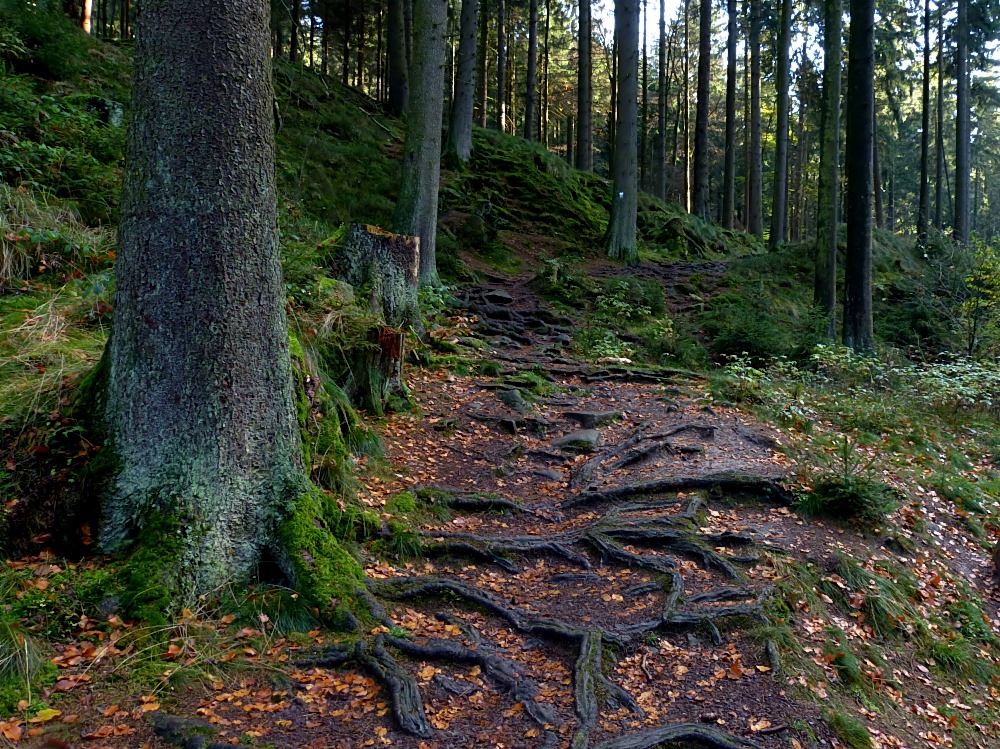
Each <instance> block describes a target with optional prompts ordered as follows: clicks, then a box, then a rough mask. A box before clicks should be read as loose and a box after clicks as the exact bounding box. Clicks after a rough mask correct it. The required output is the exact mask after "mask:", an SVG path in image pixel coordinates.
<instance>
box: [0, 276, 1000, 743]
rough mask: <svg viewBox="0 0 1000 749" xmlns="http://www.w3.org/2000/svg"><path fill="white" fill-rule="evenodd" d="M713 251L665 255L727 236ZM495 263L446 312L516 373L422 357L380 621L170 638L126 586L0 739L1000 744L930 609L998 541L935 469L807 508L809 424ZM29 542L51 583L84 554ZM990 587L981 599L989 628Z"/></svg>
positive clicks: (372, 561) (390, 482)
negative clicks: (948, 494) (637, 355)
mask: <svg viewBox="0 0 1000 749" xmlns="http://www.w3.org/2000/svg"><path fill="white" fill-rule="evenodd" d="M702 265H705V264H700V265H698V266H697V267H681V266H656V264H649V265H648V267H647V266H644V267H643V268H640V271H641V272H645V273H647V274H650V275H652V276H657V275H660V276H661V277H662V278H663V279H665V280H669V279H670V278H674V279H675V280H676V279H677V278H678V274H680V275H681V276H683V274H684V273H691V272H694V271H695V270H697V271H698V272H702V273H704V272H706V271H707V272H709V273H713V272H715V271H716V270H718V268H716V267H715V266H717V265H720V264H709V265H712V266H713V267H712V268H707V267H701V266H702ZM720 267H721V266H720ZM592 270H593V271H596V272H598V273H601V272H606V273H609V274H610V273H613V272H614V271H613V269H612V268H611V267H610V266H607V267H603V268H594V269H592ZM492 280H494V281H496V283H492V284H488V285H479V286H471V287H467V288H465V289H464V290H461V292H460V295H461V296H462V298H463V301H464V303H465V305H466V307H467V310H466V311H465V312H462V313H458V314H456V315H455V316H454V317H453V318H452V319H451V320H450V322H449V325H448V326H447V327H445V328H443V329H441V330H439V331H437V332H436V333H435V335H438V336H443V337H447V338H449V339H450V340H453V341H455V342H458V343H461V344H463V345H466V346H468V347H470V349H469V350H472V351H477V353H476V354H475V357H476V358H477V359H478V360H479V361H480V362H485V361H491V362H495V363H496V365H495V366H494V367H492V371H493V372H494V373H495V374H494V375H493V376H485V375H484V374H482V373H481V372H480V373H475V374H473V373H462V372H461V371H458V370H448V369H416V368H414V369H411V370H409V371H408V373H407V381H408V384H409V386H410V388H411V390H412V393H413V397H414V398H415V401H416V404H417V406H418V408H417V409H416V410H415V411H414V412H413V413H400V414H394V415H391V416H389V417H387V418H386V419H385V420H384V421H383V422H382V423H381V425H380V427H379V429H380V431H381V433H382V437H383V439H384V442H385V445H386V448H387V451H388V455H387V463H385V464H382V465H381V466H375V465H373V466H371V467H367V466H365V465H364V461H362V465H361V466H360V468H361V469H362V470H361V475H362V480H363V482H364V488H363V490H362V492H361V500H362V501H363V502H364V503H365V504H367V505H369V506H370V507H371V508H373V509H375V510H377V511H378V512H380V513H381V514H382V516H383V518H385V519H386V520H387V521H406V522H408V523H410V524H411V527H415V528H416V529H417V530H416V531H411V532H409V534H408V535H407V534H398V535H397V541H398V543H399V544H400V546H399V548H398V549H397V551H398V553H399V554H400V559H399V561H386V559H385V558H383V559H382V560H378V559H376V558H375V557H370V558H369V563H368V566H367V568H366V572H367V575H368V577H369V583H370V584H369V587H368V590H367V591H365V592H362V593H360V595H363V596H365V597H367V598H369V600H370V603H371V606H372V608H373V610H374V611H375V613H376V618H377V619H378V620H379V622H380V623H379V624H378V625H377V626H376V627H375V628H374V629H371V630H370V631H369V632H364V633H359V634H360V637H359V635H355V636H353V637H351V638H347V639H341V638H338V637H337V636H335V635H331V633H329V632H326V631H321V630H319V629H316V630H313V631H310V632H308V633H299V634H295V635H287V636H281V634H280V633H279V632H277V630H276V629H275V625H274V622H271V621H269V617H268V616H267V615H266V614H263V613H262V614H261V615H260V617H259V623H258V624H257V625H256V626H250V627H243V628H242V629H240V630H239V631H233V630H235V629H236V628H237V626H239V625H238V624H233V621H234V619H233V617H223V618H222V619H221V620H219V619H214V620H213V619H211V618H210V617H208V616H206V615H204V614H203V613H202V612H185V618H184V619H183V620H182V621H181V622H179V623H176V624H173V625H170V627H171V631H170V635H171V636H170V644H169V646H168V648H167V650H166V652H162V653H161V652H159V651H160V650H162V645H161V644H160V642H161V641H162V640H161V639H159V638H156V637H150V638H147V639H146V640H143V639H142V638H137V637H136V636H134V633H132V632H131V631H130V629H131V625H129V624H128V623H124V622H121V620H120V619H116V617H114V616H112V617H111V619H110V621H111V623H112V628H111V632H110V635H108V634H107V633H106V632H104V631H99V630H98V629H96V628H95V627H94V626H93V625H92V623H91V624H90V626H88V622H84V621H81V622H79V623H77V628H76V634H77V635H78V636H77V637H76V638H75V639H74V640H72V641H71V642H68V643H64V644H61V645H58V646H57V647H56V652H55V653H52V654H46V655H47V656H51V662H52V663H53V664H54V665H55V667H56V668H57V675H56V677H55V678H54V680H53V681H54V683H53V684H52V685H51V687H49V688H48V689H47V693H46V694H45V699H46V700H47V704H48V705H49V706H50V707H48V708H46V709H44V710H42V711H40V712H36V713H35V714H34V716H33V717H31V718H30V719H21V718H16V717H15V718H12V719H10V720H7V721H5V722H0V737H2V738H0V746H3V745H14V744H16V745H17V746H68V745H70V746H83V745H85V746H90V747H94V749H100V748H104V747H106V748H109V749H110V748H113V749H124V747H140V746H149V747H155V746H165V745H167V744H165V743H164V740H165V739H166V740H168V741H169V742H170V743H172V744H175V745H183V746H188V747H200V746H231V745H233V744H238V743H242V745H244V746H256V747H282V748H284V747H288V748H289V749H290V748H292V747H299V748H302V749H307V748H308V749H322V748H324V747H330V748H334V747H362V746H400V747H412V748H414V749H432V748H433V749H439V748H440V749H444V748H445V747H497V748H500V747H523V748H524V749H528V748H531V749H535V748H538V747H574V748H576V747H593V748H595V749H648V748H651V747H658V746H664V745H667V744H668V743H670V742H674V743H675V744H676V745H679V746H699V747H718V748H720V749H735V748H736V747H760V748H762V749H778V747H792V748H794V749H807V748H810V747H831V748H832V747H838V746H840V747H843V746H851V747H854V748H855V749H861V747H864V746H870V745H872V744H868V743H866V741H868V739H866V737H865V728H867V732H868V734H869V735H870V737H871V738H870V741H871V742H873V745H874V746H875V747H878V748H879V749H889V748H897V747H912V748H913V749H917V747H936V746H956V747H970V748H971V747H982V748H983V749H986V747H989V746H996V745H997V743H996V742H998V741H1000V738H997V737H998V736H1000V724H998V723H997V722H996V716H997V713H998V708H1000V692H998V691H997V688H996V685H995V684H993V683H990V682H989V681H988V680H983V679H979V678H977V677H976V676H975V670H974V669H972V668H971V667H970V670H968V671H963V670H961V669H962V668H965V666H964V665H962V664H958V666H956V668H955V670H952V671H950V672H943V671H942V669H941V666H942V665H943V664H942V663H941V661H942V660H943V659H944V658H945V653H946V652H947V651H944V650H941V651H934V652H933V653H931V654H928V652H927V651H926V650H924V649H921V647H922V646H921V645H919V639H918V638H917V637H916V636H914V635H913V631H912V630H913V628H914V627H917V628H919V627H920V626H921V625H920V622H919V620H920V619H924V620H926V621H930V620H931V619H934V618H935V617H937V616H938V615H940V616H942V617H945V618H946V619H947V618H948V617H951V619H950V620H949V621H954V622H955V623H954V627H955V628H956V629H959V628H960V627H962V626H965V625H966V624H968V622H964V621H960V618H959V617H958V616H957V615H956V614H955V613H954V612H953V611H952V610H951V609H950V608H949V606H952V605H953V604H954V603H955V602H956V601H958V600H960V599H961V600H965V598H964V597H963V596H965V593H962V592H961V591H960V590H959V589H960V588H961V587H962V586H963V585H969V586H972V588H974V589H979V590H981V591H986V590H987V589H988V588H987V578H988V576H989V573H990V570H989V566H988V564H987V560H986V558H985V555H984V554H983V553H982V547H981V546H980V545H979V544H977V543H975V540H974V539H972V538H971V537H970V536H969V533H968V531H967V529H966V528H965V526H963V525H962V523H961V522H960V518H957V517H956V516H955V515H954V513H953V512H949V511H947V508H945V507H938V506H935V505H934V502H935V501H938V500H937V499H936V497H932V496H931V495H932V494H933V492H931V493H929V494H924V495H923V497H922V499H921V501H922V502H923V503H924V504H918V503H914V502H911V503H908V504H906V505H904V506H903V507H902V509H900V510H899V511H897V514H896V515H895V516H893V521H892V524H893V525H894V526H896V529H895V532H894V533H893V534H891V536H890V535H885V536H876V535H872V534H871V533H867V534H866V533H863V532H862V531H861V529H859V528H857V527H856V526H851V525H848V524H842V523H837V522H832V521H823V520H816V519H807V518H804V517H802V516H800V515H799V514H798V513H797V512H795V511H794V510H793V508H792V506H791V501H792V498H793V495H792V493H791V492H790V491H789V489H788V487H789V486H790V485H791V484H792V483H794V481H795V480H796V479H795V476H794V466H793V465H792V462H791V461H790V459H789V457H788V455H789V451H788V450H787V449H786V448H787V445H788V442H789V440H790V438H789V436H788V434H787V432H786V431H783V430H781V429H778V428H776V427H774V426H771V425H768V424H766V423H764V422H762V421H761V420H760V419H759V418H757V417H756V416H754V415H752V414H751V413H750V412H749V411H746V410H742V409H740V408H737V407H735V406H732V405H726V404H724V403H720V402H718V400H717V399H715V398H714V397H713V395H712V393H711V392H710V389H709V387H708V382H707V381H706V380H705V379H704V377H702V376H701V375H698V374H696V373H690V372H684V371H669V370H663V369H657V370H648V369H643V368H639V367H634V366H631V365H630V364H629V363H627V362H624V361H619V360H609V361H598V362H596V363H586V362H583V361H580V360H578V359H577V358H574V357H573V356H572V355H571V354H570V348H569V346H570V342H571V338H572V334H573V332H574V327H575V326H576V324H577V321H574V320H572V319H569V318H566V317H564V316H563V315H561V314H558V313H554V312H552V311H551V310H549V309H547V308H546V306H545V305H544V304H543V303H541V301H540V300H539V299H538V298H537V297H536V296H535V295H534V293H533V292H532V291H531V290H530V288H529V287H528V285H527V278H523V277H515V276H511V277H508V278H506V279H503V278H501V277H498V276H496V275H494V276H493V279H492ZM366 468H369V469H368V470H365V469H366ZM927 517H929V518H932V519H933V520H934V524H933V527H932V532H931V533H930V534H929V535H920V534H919V533H918V530H919V528H920V527H922V524H923V523H924V518H927ZM890 538H891V539H894V541H890ZM928 538H931V539H932V540H931V541H928V540H927V539H928ZM934 538H936V539H938V540H939V541H940V543H939V542H938V541H936V540H933V539H934ZM906 539H910V543H906ZM407 543H409V544H411V546H412V548H409V549H407V548H406V544H407ZM407 552H409V554H410V557H409V559H408V560H406V556H407ZM13 564H14V565H15V566H16V567H17V568H19V569H30V570H31V571H32V580H33V581H34V582H33V583H32V584H33V585H38V586H41V585H48V582H47V581H48V580H50V579H52V578H53V577H54V576H57V575H58V574H59V573H60V572H62V569H61V568H60V567H59V566H58V565H59V564H62V563H61V562H57V561H56V560H53V559H51V558H48V557H36V558H29V559H24V560H21V561H19V562H14V563H13ZM904 578H905V579H904ZM911 578H912V581H911ZM906 581H911V582H912V586H911V587H912V590H910V588H909V587H908V588H907V591H909V592H907V593H906V594H905V595H903V596H898V595H896V592H897V588H899V587H906V585H904V583H906ZM914 591H915V592H914ZM834 599H836V600H834ZM835 604H836V605H835ZM828 606H829V608H827V607H828ZM985 607H986V608H987V609H988V610H984V611H983V612H982V613H981V614H980V615H979V616H980V617H981V619H982V620H981V621H979V622H978V625H977V623H976V622H975V621H973V622H972V624H971V625H969V626H970V627H972V629H975V627H976V626H978V627H979V628H980V629H982V628H983V627H984V626H985V627H986V629H987V631H986V634H984V635H983V636H984V637H987V636H989V637H994V636H995V634H996V633H997V631H1000V630H998V629H997V616H996V601H995V600H993V599H987V600H986V603H985ZM973 619H975V614H974V615H973ZM908 628H909V630H910V632H909V634H908V633H907V629H908ZM887 630H888V631H887ZM963 631H964V630H963ZM88 632H90V633H91V634H92V635H93V636H92V637H91V636H88ZM144 642H145V643H146V644H145V646H144V645H143V643H144ZM359 643H361V644H360V645H359ZM151 650H152V651H155V652H150V651H151ZM933 654H937V656H938V661H935V660H934V658H933V657H932V656H933ZM151 656H152V657H151ZM977 657H979V658H982V659H987V660H989V659H994V658H995V655H994V654H993V652H992V651H990V652H988V651H987V649H986V647H985V646H983V647H982V648H980V649H979V653H978V655H977ZM192 665H193V666H196V667H197V669H196V672H197V673H198V674H200V677H199V678H197V679H195V680H193V681H191V682H189V683H186V684H185V683H179V682H178V680H176V679H173V678H171V677H172V675H173V673H174V672H175V671H177V670H178V669H179V668H180V667H181V666H185V667H190V666H192ZM966 665H967V664H966ZM960 667H961V668H960ZM156 669H162V673H159V674H157V673H155V670H156ZM133 670H134V671H139V670H145V671H147V672H150V673H151V674H152V680H149V679H147V681H146V682H145V686H139V685H138V682H137V681H136V680H134V679H131V678H130V676H131V674H130V672H131V671H133ZM189 670H190V669H189ZM147 675H149V674H147ZM171 716H174V717H171ZM154 725H155V726H156V731H155V732H154ZM213 734H214V738H213V737H212V735H213ZM61 742H62V743H61ZM185 742H186V743H185ZM213 742H214V743H213Z"/></svg>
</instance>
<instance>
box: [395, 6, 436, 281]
mask: <svg viewBox="0 0 1000 749" xmlns="http://www.w3.org/2000/svg"><path fill="white" fill-rule="evenodd" d="M413 17H414V34H415V39H414V44H413V65H412V67H411V69H410V70H411V73H412V86H413V98H412V100H411V101H410V112H409V116H408V117H407V121H406V144H405V146H404V148H403V175H402V184H401V186H400V190H399V201H398V202H397V203H396V218H395V228H396V231H397V232H398V233H400V234H407V235H409V236H414V237H419V238H420V282H421V283H422V284H424V285H429V286H437V285H438V284H439V281H438V274H437V260H436V252H435V240H436V236H437V204H438V187H439V182H440V172H441V114H442V110H443V106H444V100H443V97H444V54H445V31H446V28H447V24H448V0H414V7H413Z"/></svg>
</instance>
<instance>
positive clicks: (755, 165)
mask: <svg viewBox="0 0 1000 749" xmlns="http://www.w3.org/2000/svg"><path fill="white" fill-rule="evenodd" d="M748 21H749V25H750V33H749V42H748V44H749V47H750V163H749V164H748V165H747V171H748V172H749V175H750V178H749V180H748V181H747V182H748V189H749V191H750V197H749V200H748V207H749V210H748V212H747V231H748V232H750V233H751V234H753V235H754V236H756V237H757V238H758V239H759V238H761V237H763V236H764V226H763V223H762V220H761V192H762V189H761V188H762V185H761V172H762V171H763V164H762V163H761V159H762V155H761V140H760V0H750V18H749V19H748Z"/></svg>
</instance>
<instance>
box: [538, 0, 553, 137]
mask: <svg viewBox="0 0 1000 749" xmlns="http://www.w3.org/2000/svg"><path fill="white" fill-rule="evenodd" d="M551 21H552V3H551V0H545V39H544V40H543V43H544V45H545V63H544V66H543V68H542V81H543V85H542V114H541V116H540V117H539V118H538V140H540V141H541V143H542V145H543V146H545V147H546V148H548V147H549V26H550V23H551Z"/></svg>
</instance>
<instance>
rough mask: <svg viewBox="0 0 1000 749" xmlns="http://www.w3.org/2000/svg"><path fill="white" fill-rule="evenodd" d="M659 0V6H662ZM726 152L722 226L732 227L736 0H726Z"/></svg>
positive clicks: (734, 149) (734, 181) (734, 168)
mask: <svg viewBox="0 0 1000 749" xmlns="http://www.w3.org/2000/svg"><path fill="white" fill-rule="evenodd" d="M662 2H663V0H661V6H660V7H661V8H662ZM726 10H727V12H728V21H727V31H728V34H727V38H726V153H725V165H724V168H723V177H722V226H723V228H725V229H732V228H733V221H734V219H735V216H736V41H737V37H738V32H737V29H736V20H737V15H736V0H727V2H726Z"/></svg>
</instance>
